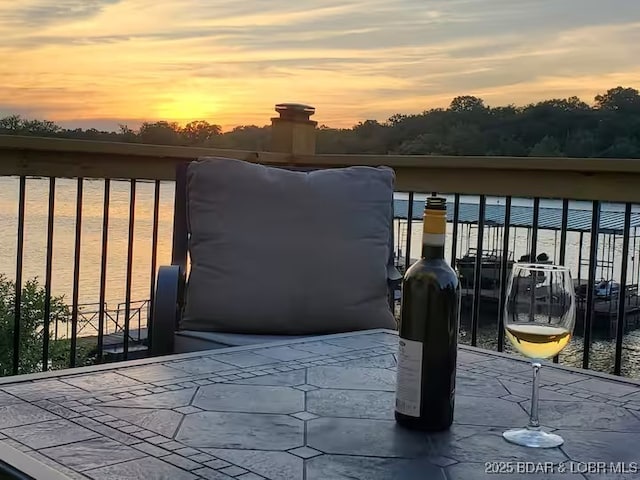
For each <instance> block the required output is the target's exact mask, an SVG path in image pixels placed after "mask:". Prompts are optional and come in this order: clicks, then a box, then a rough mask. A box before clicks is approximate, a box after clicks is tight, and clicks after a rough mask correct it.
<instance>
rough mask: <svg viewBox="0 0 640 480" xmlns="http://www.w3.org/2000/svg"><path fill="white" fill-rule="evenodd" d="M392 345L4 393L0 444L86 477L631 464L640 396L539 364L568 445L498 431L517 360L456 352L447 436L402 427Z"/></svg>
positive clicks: (522, 407)
mask: <svg viewBox="0 0 640 480" xmlns="http://www.w3.org/2000/svg"><path fill="white" fill-rule="evenodd" d="M396 345H397V337H396V336H395V335H390V334H386V333H373V334H372V333H368V332H363V333H362V334H357V335H345V336H341V337H337V338H331V339H326V340H308V341H304V342H300V341H292V342H290V343H289V344H286V345H283V344H279V345H274V346H273V347H268V346H264V345H260V346H256V347H254V348H241V349H239V350H236V351H232V352H229V351H221V352H219V353H215V351H214V352H211V351H209V352H203V354H202V355H200V356H190V357H188V358H186V359H185V358H182V359H176V360H172V359H171V357H164V358H162V359H161V361H158V362H154V363H151V364H148V365H136V366H132V367H122V366H120V365H118V364H117V363H115V364H114V365H113V368H112V369H108V370H101V371H98V372H96V373H93V374H87V373H83V374H75V375H74V374H71V375H66V376H63V377H60V379H55V378H54V379H51V378H48V379H43V380H39V381H32V382H24V383H14V384H8V385H6V386H5V387H0V390H1V391H0V438H3V437H6V438H4V439H3V440H0V441H4V442H7V443H8V444H10V445H13V446H15V447H16V448H18V449H19V450H21V451H23V452H25V453H26V454H28V455H32V456H33V457H34V458H40V459H45V462H46V463H47V464H49V465H51V466H52V467H54V468H56V469H58V470H59V471H61V472H63V473H65V475H67V476H68V477H69V478H91V479H94V480H101V479H111V478H123V479H128V478H130V479H133V478H135V479H138V478H145V480H146V479H149V480H153V479H161V478H162V479H164V478H171V479H174V478H175V479H177V480H182V479H185V480H186V479H205V480H206V479H213V480H232V479H243V480H244V479H246V480H259V479H267V480H284V479H287V480H289V479H291V480H295V479H303V478H306V479H308V480H314V479H324V478H331V479H338V480H339V479H352V478H367V479H372V480H376V479H382V478H384V479H387V478H388V479H394V478H396V479H402V480H405V479H406V480H412V479H414V478H415V479H417V478H420V479H422V478H434V479H444V478H445V474H446V475H448V477H446V478H448V479H449V480H452V479H457V478H487V476H486V475H485V474H484V473H483V468H484V464H485V462H487V461H501V460H502V461H511V462H514V461H521V462H522V461H525V462H526V461H530V462H541V461H544V462H551V463H554V464H557V463H558V462H563V461H567V459H569V458H570V459H572V460H575V461H592V460H600V461H607V462H609V461H613V462H633V461H637V458H635V457H637V454H636V450H637V447H636V445H637V444H638V443H640V387H636V386H635V385H633V384H632V383H629V382H616V381H615V380H607V379H603V378H600V377H596V376H595V375H594V376H589V375H588V374H583V373H574V372H573V371H568V370H564V369H561V368H555V367H553V366H552V365H547V364H545V366H544V367H543V370H542V371H541V378H542V380H543V381H542V385H543V386H542V388H541V390H540V398H541V401H540V411H539V414H540V419H541V422H542V423H543V425H545V426H548V427H549V428H553V429H558V431H559V432H560V433H561V434H562V435H563V436H564V437H565V440H566V442H565V444H564V445H563V446H562V447H561V448H560V449H550V450H537V449H536V451H535V452H534V451H531V449H525V448H522V447H518V446H516V445H512V444H508V443H506V442H505V441H504V439H503V438H502V436H501V434H502V432H503V431H504V430H505V429H506V428H509V427H513V426H523V425H525V424H526V422H527V420H528V413H527V412H528V402H529V398H530V395H531V367H530V364H529V363H527V362H522V361H518V360H511V359H509V358H505V357H503V356H500V355H494V354H491V353H490V352H487V353H483V352H480V351H476V350H475V349H472V348H467V347H464V348H461V349H460V350H459V355H458V370H457V375H456V377H457V383H456V409H455V421H454V425H453V426H452V428H451V429H450V430H449V431H447V432H442V433H438V434H431V435H428V434H425V433H420V432H412V431H408V430H406V429H403V428H401V427H399V426H398V425H397V424H396V423H395V421H394V415H393V406H394V399H395V366H396V352H397V347H396ZM107 452H108V453H107ZM501 477H503V478H505V479H508V478H520V477H511V476H509V475H504V474H503V475H501ZM587 477H588V475H587V476H577V477H576V476H573V475H568V474H565V476H563V477H558V476H554V475H553V474H549V475H547V476H539V475H537V474H527V478H531V479H532V480H534V479H536V478H550V479H556V478H569V479H570V478H582V479H583V480H584V478H587ZM598 478H603V479H609V480H611V479H613V478H617V480H620V478H623V477H619V478H618V477H613V476H601V477H598Z"/></svg>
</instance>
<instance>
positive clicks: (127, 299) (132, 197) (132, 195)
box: [122, 178, 136, 360]
mask: <svg viewBox="0 0 640 480" xmlns="http://www.w3.org/2000/svg"><path fill="white" fill-rule="evenodd" d="M135 214H136V180H135V178H134V179H132V180H131V193H130V198H129V239H128V247H127V288H126V293H125V305H124V338H123V341H124V345H123V347H122V348H123V349H122V353H123V355H124V359H125V360H127V358H128V356H129V315H130V314H131V269H132V266H133V265H132V264H133V234H134V224H135Z"/></svg>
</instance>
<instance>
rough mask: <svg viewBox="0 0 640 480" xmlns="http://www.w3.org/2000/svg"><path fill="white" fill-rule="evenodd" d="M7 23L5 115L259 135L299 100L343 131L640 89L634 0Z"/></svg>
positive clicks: (5, 19) (176, 5)
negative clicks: (478, 104)
mask: <svg viewBox="0 0 640 480" xmlns="http://www.w3.org/2000/svg"><path fill="white" fill-rule="evenodd" d="M63 12H66V13H63ZM34 22H35V23H37V24H38V28H34V27H33V25H34ZM0 27H3V28H4V29H6V30H7V32H8V33H7V34H6V36H5V42H4V43H3V44H0V57H2V58H3V62H2V63H0V77H2V78H3V89H2V90H0V104H4V105H15V108H16V109H20V108H23V109H28V110H29V111H34V112H36V113H38V112H41V113H42V114H43V115H44V114H46V115H47V116H49V117H53V118H55V119H58V120H60V121H73V122H78V121H80V122H82V121H87V122H90V121H98V120H100V121H101V122H102V121H105V119H107V121H108V119H109V118H114V119H118V118H134V119H151V120H153V119H157V118H159V117H162V118H165V119H168V120H176V121H180V122H186V121H189V120H192V119H195V118H202V117H206V119H207V120H210V121H213V122H216V123H221V124H223V125H233V124H239V123H255V124H264V123H268V121H269V120H268V119H269V117H270V116H272V114H273V105H275V103H278V102H282V101H301V102H304V103H311V104H313V105H315V106H316V107H317V112H318V113H317V115H316V116H317V117H318V120H319V121H321V122H323V123H330V124H332V125H337V126H348V125H352V124H353V123H355V122H357V121H358V120H362V119H364V118H377V119H381V120H384V119H386V118H388V116H390V115H392V114H394V113H397V112H400V111H402V112H406V113H409V112H419V111H422V110H424V109H427V108H431V107H435V106H446V105H447V104H448V103H449V102H450V100H451V98H453V97H454V96H456V95H460V94H476V95H479V94H482V95H485V96H486V97H487V98H486V100H487V101H491V102H493V103H502V104H508V103H528V102H530V101H536V100H539V99H543V98H548V97H550V96H564V95H567V96H568V95H574V94H579V95H581V96H582V95H584V98H583V99H584V100H586V101H591V100H592V98H593V96H594V95H595V94H596V93H598V92H600V91H603V90H604V89H606V88H609V87H613V86H616V85H617V84H630V85H632V82H637V81H638V76H637V71H636V68H635V65H636V59H637V58H638V57H639V56H640V7H638V4H637V0H612V1H610V2H608V3H606V4H605V3H603V2H601V1H596V0H564V1H562V2H557V1H552V0H519V1H518V2H514V1H512V0H398V1H396V2H389V1H387V0H384V1H383V0H355V1H347V2H344V1H338V0H322V1H321V0H309V1H307V2H304V4H303V3H301V2H291V1H289V0H286V1H285V0H254V1H253V2H238V1H236V0H233V1H231V0H182V1H180V2H175V1H170V0H120V1H115V0H103V1H89V0H83V1H80V0H75V1H74V0H59V1H54V0H49V1H44V0H23V1H21V2H15V5H13V4H5V5H3V6H0ZM614 79H615V82H614ZM610 82H614V83H615V85H614V84H613V83H610ZM632 86H633V85H632ZM636 86H637V85H636Z"/></svg>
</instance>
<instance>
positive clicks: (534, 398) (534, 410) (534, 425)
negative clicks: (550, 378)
mask: <svg viewBox="0 0 640 480" xmlns="http://www.w3.org/2000/svg"><path fill="white" fill-rule="evenodd" d="M531 366H532V367H533V382H532V387H531V413H530V415H529V425H528V426H527V428H529V429H531V430H537V429H538V428H540V422H539V421H538V387H539V378H540V368H541V367H542V365H541V364H540V363H538V362H533V363H532V364H531Z"/></svg>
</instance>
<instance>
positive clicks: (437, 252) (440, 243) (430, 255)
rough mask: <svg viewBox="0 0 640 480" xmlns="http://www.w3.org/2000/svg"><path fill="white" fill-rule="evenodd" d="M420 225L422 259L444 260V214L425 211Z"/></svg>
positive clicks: (445, 224)
mask: <svg viewBox="0 0 640 480" xmlns="http://www.w3.org/2000/svg"><path fill="white" fill-rule="evenodd" d="M422 225H423V232H422V258H424V259H425V260H438V259H444V239H445V233H446V229H447V217H446V212H445V211H444V210H429V209H425V211H424V216H423V224H422Z"/></svg>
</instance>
